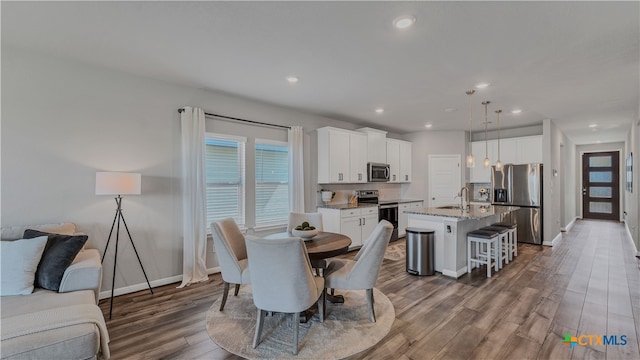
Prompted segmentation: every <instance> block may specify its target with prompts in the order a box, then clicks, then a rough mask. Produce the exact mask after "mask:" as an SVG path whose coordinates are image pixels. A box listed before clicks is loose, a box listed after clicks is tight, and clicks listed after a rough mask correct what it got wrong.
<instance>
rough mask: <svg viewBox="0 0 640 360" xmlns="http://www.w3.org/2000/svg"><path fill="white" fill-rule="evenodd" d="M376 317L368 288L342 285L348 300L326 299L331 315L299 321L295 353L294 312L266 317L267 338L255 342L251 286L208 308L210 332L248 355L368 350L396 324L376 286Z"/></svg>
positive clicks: (341, 354) (337, 354)
mask: <svg viewBox="0 0 640 360" xmlns="http://www.w3.org/2000/svg"><path fill="white" fill-rule="evenodd" d="M373 291H374V299H375V304H374V308H375V312H376V322H375V323H372V322H371V320H369V311H368V310H367V300H366V299H365V291H364V290H359V291H356V290H350V291H345V290H340V291H337V293H339V294H340V295H344V298H345V301H344V304H331V303H329V302H327V311H326V319H325V321H324V323H321V322H320V320H319V319H318V315H314V316H313V318H312V319H311V321H309V322H307V323H306V324H300V328H299V331H300V333H299V335H298V336H299V342H298V355H297V356H296V355H293V354H292V353H291V348H292V343H293V330H292V329H291V327H290V326H289V325H290V323H291V315H288V314H274V315H273V316H267V317H266V318H265V323H264V328H263V330H262V336H261V338H262V342H261V343H260V344H259V345H258V347H257V348H256V349H254V348H252V347H251V344H252V342H253V335H254V332H255V323H256V312H257V310H256V307H255V305H254V304H253V299H252V297H251V290H250V287H248V286H243V287H242V290H241V291H240V293H239V294H238V296H237V297H236V296H231V295H230V296H229V298H228V300H227V303H226V305H225V307H224V311H219V310H218V309H219V308H220V299H218V300H217V301H216V302H215V303H214V304H213V305H212V306H211V308H210V309H209V310H208V311H207V320H206V321H207V323H206V326H207V332H208V333H209V337H211V339H212V340H213V341H214V342H215V343H216V344H218V346H220V347H221V348H223V349H225V350H227V351H229V352H231V353H233V354H236V355H239V356H242V357H244V358H247V359H342V358H345V357H347V356H350V355H353V354H357V353H359V352H361V351H363V350H366V349H368V348H370V347H372V346H373V345H375V344H377V343H378V342H379V341H380V340H382V339H383V338H384V337H385V336H386V335H387V334H388V333H389V330H391V325H392V324H393V321H394V320H395V317H396V314H395V309H394V308H393V305H392V304H391V301H389V299H388V298H387V297H386V296H385V295H384V294H383V293H381V292H380V291H379V290H378V289H374V290H373Z"/></svg>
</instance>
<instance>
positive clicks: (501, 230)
mask: <svg viewBox="0 0 640 360" xmlns="http://www.w3.org/2000/svg"><path fill="white" fill-rule="evenodd" d="M480 230H489V231H495V232H497V233H499V234H504V233H507V232H509V229H507V228H505V227H501V226H486V227H483V228H482V229H480Z"/></svg>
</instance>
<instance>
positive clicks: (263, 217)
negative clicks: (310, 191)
mask: <svg viewBox="0 0 640 360" xmlns="http://www.w3.org/2000/svg"><path fill="white" fill-rule="evenodd" d="M255 163H256V203H255V206H256V207H255V211H256V212H255V214H256V227H265V226H270V225H281V224H286V223H287V221H288V220H289V147H288V145H287V144H286V143H283V142H280V141H269V140H261V139H256V154H255Z"/></svg>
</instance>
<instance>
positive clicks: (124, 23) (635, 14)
mask: <svg viewBox="0 0 640 360" xmlns="http://www.w3.org/2000/svg"><path fill="white" fill-rule="evenodd" d="M1 12H2V46H3V47H4V46H5V45H10V46H15V47H21V48H26V49H34V50H37V51H41V52H45V53H49V54H52V55H55V56H61V57H68V58H72V59H77V60H80V61H85V62H88V63H94V64H98V65H101V66H105V67H109V68H114V69H119V70H122V71H126V72H130V73H135V74H140V75H143V76H149V77H153V78H158V79H162V80H166V81H170V82H174V83H179V84H183V85H190V86H195V87H202V88H207V89H213V90H217V91H223V92H226V93H230V94H235V95H239V96H242V97H246V98H250V99H257V100H260V101H264V102H268V103H273V104H278V105H283V106H287V107H291V108H295V109H299V110H302V111H305V112H310V113H315V114H319V115H322V116H326V117H330V118H335V119H340V120H346V121H351V122H354V123H357V124H359V125H365V126H372V127H377V128H382V129H387V130H390V131H393V132H396V133H407V132H414V131H423V130H425V128H424V125H425V124H426V123H432V124H433V128H432V130H452V129H458V130H463V129H464V130H466V129H468V114H467V113H468V108H467V107H468V105H467V104H468V103H467V101H468V99H467V95H465V90H467V89H469V88H471V87H472V86H473V85H474V84H476V83H478V82H481V81H486V82H490V83H491V84H492V85H491V86H490V87H489V88H487V89H485V90H479V91H477V92H476V94H475V95H474V96H473V98H472V100H473V106H474V109H473V111H474V130H480V129H482V128H483V125H482V121H483V117H484V110H483V109H482V105H481V104H480V103H481V102H482V101H483V100H485V99H487V100H490V101H492V104H491V105H490V107H489V111H490V117H489V119H490V121H492V124H490V125H489V127H490V129H491V127H492V126H493V127H495V124H496V121H495V114H494V113H493V110H495V109H497V108H502V109H503V110H504V111H505V112H506V114H504V115H503V116H502V119H501V120H502V121H501V122H502V124H503V126H504V127H508V128H512V127H521V126H526V125H533V124H540V123H542V121H543V120H544V119H552V120H554V121H555V122H556V123H557V124H558V126H559V127H560V128H561V129H562V131H563V132H565V134H567V135H568V136H569V137H570V138H571V139H572V140H573V141H574V142H575V143H577V144H585V143H594V142H596V141H602V142H610V141H624V140H625V137H626V133H627V131H628V129H629V126H630V124H631V123H632V122H633V121H634V119H637V118H638V116H640V115H639V112H640V105H639V103H640V100H639V98H640V91H639V83H640V60H639V59H640V47H639V44H640V6H639V2H637V1H633V2H618V3H615V2H561V3H559V2H15V3H14V2H6V1H2V3H1ZM403 14H412V15H414V16H415V17H416V18H417V22H416V23H415V25H414V26H413V27H411V28H409V29H406V30H404V31H399V30H397V29H394V28H393V27H392V21H393V19H394V18H396V17H397V16H399V15H403ZM290 74H295V75H297V76H299V77H300V82H299V83H297V84H295V85H291V84H289V83H287V81H286V80H285V77H286V76H288V75H290ZM376 107H384V109H385V112H384V113H383V114H381V115H379V114H376V113H375V112H374V109H375V108H376ZM446 108H456V109H457V111H453V112H445V109H446ZM512 108H521V109H522V110H523V112H522V114H520V115H517V116H516V115H512V114H510V113H508V111H510V110H511V109H512ZM207 110H211V111H215V109H207ZM229 115H233V114H229ZM257 120H259V119H257ZM592 123H596V124H598V127H597V128H596V131H592V129H590V128H589V127H588V126H587V125H588V124H592Z"/></svg>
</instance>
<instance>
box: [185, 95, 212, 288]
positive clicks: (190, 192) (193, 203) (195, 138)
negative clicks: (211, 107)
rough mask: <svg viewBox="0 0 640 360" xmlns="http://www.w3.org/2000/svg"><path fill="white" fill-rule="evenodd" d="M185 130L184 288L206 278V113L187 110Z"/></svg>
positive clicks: (195, 109) (197, 109) (197, 110)
mask: <svg viewBox="0 0 640 360" xmlns="http://www.w3.org/2000/svg"><path fill="white" fill-rule="evenodd" d="M180 122H181V129H182V226H183V230H182V236H183V238H184V246H183V264H182V284H180V286H178V287H179V288H181V287H184V286H188V285H190V284H193V283H197V282H201V281H205V280H207V279H208V276H207V264H206V250H207V224H206V222H207V214H206V191H207V189H206V182H205V181H206V177H205V160H204V157H205V144H204V141H205V127H204V111H203V110H202V109H199V108H191V107H188V106H187V107H185V108H184V111H182V113H181V115H180Z"/></svg>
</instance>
